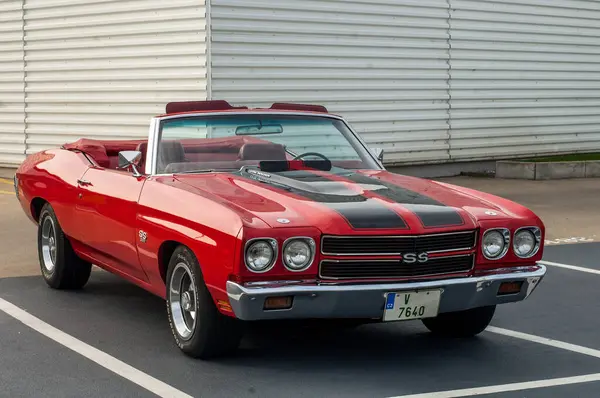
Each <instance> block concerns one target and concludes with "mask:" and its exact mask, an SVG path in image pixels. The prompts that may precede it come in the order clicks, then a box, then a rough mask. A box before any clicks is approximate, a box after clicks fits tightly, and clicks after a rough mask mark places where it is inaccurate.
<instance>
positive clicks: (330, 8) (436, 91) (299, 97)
mask: <svg viewBox="0 0 600 398" xmlns="http://www.w3.org/2000/svg"><path fill="white" fill-rule="evenodd" d="M207 8H209V9H210V10H211V12H210V18H209V20H212V24H211V25H212V26H211V29H212V42H208V43H207V42H206V32H205V29H206V10H207ZM599 21H600V3H598V2H597V1H584V0H495V1H477V0H422V1H418V0H304V1H302V2H297V1H292V0H280V1H278V2H272V1H270V0H211V2H210V4H209V5H208V6H207V7H205V1H204V0H171V1H169V2H163V1H161V0H80V1H77V0H0V164H6V163H13V164H15V163H18V162H20V161H21V160H22V159H23V157H24V153H31V152H35V151H37V150H40V149H42V148H47V147H52V146H57V145H60V144H62V143H64V142H65V141H71V140H75V139H77V138H79V137H81V136H86V137H106V138H116V137H139V136H144V135H145V134H146V128H147V125H148V120H149V118H150V116H152V115H154V114H157V113H160V112H162V111H163V109H164V105H165V103H166V102H168V101H171V100H179V99H202V98H205V97H206V96H207V92H208V96H210V97H212V98H222V99H227V100H229V101H231V102H233V103H240V104H248V105H255V106H257V105H258V106H260V105H268V104H270V103H271V102H273V101H297V102H316V103H323V104H325V105H326V106H327V107H328V108H330V109H331V110H332V111H334V112H337V113H340V114H342V115H344V116H345V117H347V118H348V119H349V120H350V121H351V122H352V124H353V125H354V126H355V127H356V128H357V130H358V131H359V132H361V133H362V134H363V135H364V137H365V138H366V140H367V141H368V142H369V143H370V144H371V145H373V146H382V147H384V148H385V149H386V153H387V155H386V160H387V163H388V164H394V163H415V162H416V163H419V162H444V161H448V160H473V159H490V158H493V157H510V156H521V155H522V156H526V155H527V156H529V155H533V154H542V153H552V152H563V151H571V150H581V151H590V150H600V40H599V39H600V23H599ZM211 46H212V50H207V48H208V49H210V48H211ZM207 59H208V60H209V64H208V66H207V64H206V62H207ZM207 67H208V70H209V71H211V73H210V76H207ZM207 79H208V82H207ZM25 137H26V138H25Z"/></svg>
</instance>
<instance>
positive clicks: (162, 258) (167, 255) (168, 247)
mask: <svg viewBox="0 0 600 398" xmlns="http://www.w3.org/2000/svg"><path fill="white" fill-rule="evenodd" d="M179 246H185V247H187V248H188V249H189V250H190V251H192V252H193V250H192V249H191V248H190V247H189V246H188V245H186V244H184V243H181V242H178V241H176V240H166V241H164V242H162V243H161V244H160V246H159V248H158V253H157V258H158V271H159V273H160V277H161V279H162V281H163V282H164V283H165V284H166V283H167V269H168V268H169V261H171V256H173V253H174V252H175V250H176V249H177V248H178V247H179ZM196 258H197V256H196Z"/></svg>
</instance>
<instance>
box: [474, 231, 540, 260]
mask: <svg viewBox="0 0 600 398" xmlns="http://www.w3.org/2000/svg"><path fill="white" fill-rule="evenodd" d="M510 241H511V235H510V231H509V230H508V229H506V228H496V229H488V230H487V231H486V232H485V233H484V234H483V239H482V241H481V248H482V250H483V255H484V256H485V258H487V259H488V260H498V259H500V258H502V257H504V255H505V254H506V253H507V252H508V250H509V248H510ZM540 243H541V231H540V229H539V228H538V227H524V228H519V229H517V230H516V231H515V233H514V238H513V240H512V249H513V252H514V253H515V255H516V256H517V257H519V258H529V257H533V256H534V255H535V254H536V253H537V252H538V250H539V248H540Z"/></svg>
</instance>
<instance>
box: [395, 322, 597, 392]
mask: <svg viewBox="0 0 600 398" xmlns="http://www.w3.org/2000/svg"><path fill="white" fill-rule="evenodd" d="M486 331H488V332H492V333H496V334H501V335H503V336H508V337H513V338H517V339H520V340H526V341H530V342H532V343H538V344H543V345H547V346H551V347H555V348H560V349H562V350H567V351H571V352H576V353H578V354H584V355H589V356H592V357H595V358H600V350H595V349H593V348H588V347H583V346H579V345H575V344H571V343H565V342H563V341H559V340H553V339H548V338H546V337H540V336H535V335H533V334H527V333H521V332H516V331H514V330H508V329H503V328H498V327H495V326H489V327H488V328H487V329H486ZM594 381H600V373H593V374H589V375H583V376H571V377H560V378H557V379H544V380H535V381H526V382H521V383H510V384H499V385H495V386H486V387H475V388H464V389H461V390H449V391H437V392H428V393H422V394H411V395H401V396H397V397H392V398H454V397H471V396H474V395H483V394H494V393H499V392H508V391H521V390H531V389H534V388H544V387H555V386H564V385H568V384H580V383H590V382H594Z"/></svg>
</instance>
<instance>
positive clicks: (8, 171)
mask: <svg viewBox="0 0 600 398" xmlns="http://www.w3.org/2000/svg"><path fill="white" fill-rule="evenodd" d="M16 172H17V168H16V167H15V168H12V167H0V178H7V179H9V180H12V179H13V177H14V176H15V173H16Z"/></svg>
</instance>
